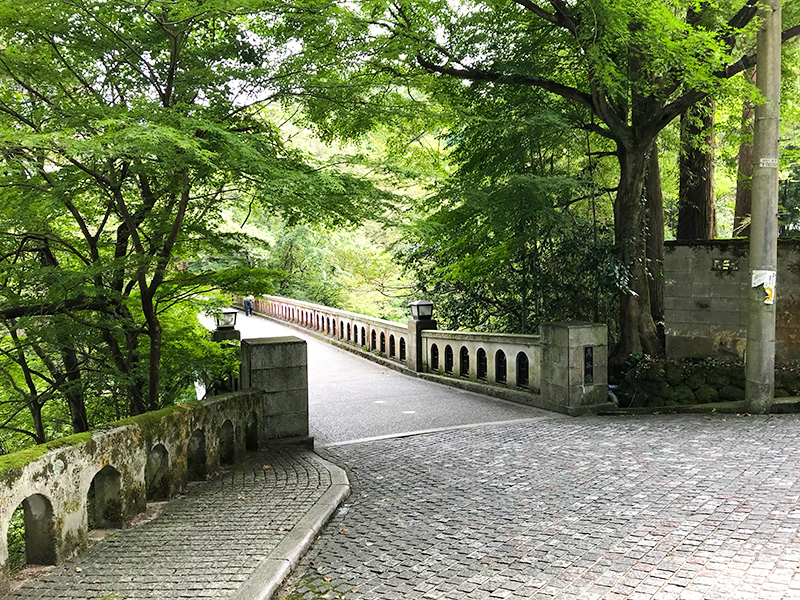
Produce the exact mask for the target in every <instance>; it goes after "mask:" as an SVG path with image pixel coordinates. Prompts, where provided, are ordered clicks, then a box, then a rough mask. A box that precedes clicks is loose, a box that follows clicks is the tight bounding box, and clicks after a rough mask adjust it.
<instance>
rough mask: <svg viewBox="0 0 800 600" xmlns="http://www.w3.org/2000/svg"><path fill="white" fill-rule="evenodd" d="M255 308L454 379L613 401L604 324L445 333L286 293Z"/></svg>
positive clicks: (517, 393) (514, 395)
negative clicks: (515, 331) (537, 332)
mask: <svg viewBox="0 0 800 600" xmlns="http://www.w3.org/2000/svg"><path fill="white" fill-rule="evenodd" d="M240 302H241V299H240ZM255 310H256V311H258V312H260V313H262V314H265V315H267V316H270V317H272V318H274V319H276V320H279V321H284V322H288V323H291V324H292V325H294V326H295V327H298V328H302V329H306V330H309V331H312V332H314V333H315V334H317V335H319V336H321V337H323V338H325V339H330V340H331V341H335V342H337V343H346V344H349V345H350V346H352V348H351V349H352V350H353V351H356V352H359V351H362V352H367V353H370V354H373V355H377V356H379V357H380V358H381V360H386V361H388V362H389V364H395V365H397V366H398V367H400V368H407V369H410V370H412V371H415V372H418V373H419V376H421V377H426V378H429V379H437V378H439V379H445V378H446V380H447V383H448V384H450V385H457V386H459V387H464V388H468V389H474V390H475V391H479V392H483V393H489V394H492V395H495V396H500V397H503V398H507V399H510V400H513V401H516V402H522V403H525V404H531V405H534V406H540V407H542V408H547V409H549V410H556V411H559V412H565V413H567V414H579V413H583V412H588V411H591V410H594V409H595V408H597V407H599V406H607V398H608V394H607V389H606V385H607V382H608V375H607V353H608V351H607V329H606V327H605V325H600V324H596V323H584V322H568V323H548V324H545V325H543V326H542V334H541V335H516V334H501V333H483V332H466V331H441V330H438V329H436V322H435V321H424V322H422V321H414V320H409V322H408V324H407V325H403V324H401V323H395V322H393V321H387V320H385V319H376V318H374V317H368V316H366V315H360V314H357V313H352V312H349V311H345V310H340V309H336V308H331V307H329V306H323V305H320V304H314V303H311V302H304V301H301V300H295V299H293V298H284V297H280V296H264V297H261V298H259V299H257V300H256V301H255ZM359 349H360V350H359Z"/></svg>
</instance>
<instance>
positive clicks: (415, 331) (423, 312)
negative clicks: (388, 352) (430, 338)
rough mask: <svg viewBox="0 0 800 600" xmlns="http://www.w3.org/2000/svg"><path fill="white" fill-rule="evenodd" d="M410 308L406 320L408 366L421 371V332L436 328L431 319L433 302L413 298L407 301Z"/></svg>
mask: <svg viewBox="0 0 800 600" xmlns="http://www.w3.org/2000/svg"><path fill="white" fill-rule="evenodd" d="M408 307H409V308H410V309H411V318H410V319H409V320H408V363H407V364H408V368H409V369H411V370H413V371H417V372H420V371H423V370H424V361H423V359H422V354H423V352H422V350H423V343H422V332H423V331H424V330H426V329H436V321H434V320H433V302H430V301H429V300H414V301H413V302H409V303H408Z"/></svg>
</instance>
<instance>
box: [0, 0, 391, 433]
mask: <svg viewBox="0 0 800 600" xmlns="http://www.w3.org/2000/svg"><path fill="white" fill-rule="evenodd" d="M273 10H275V11H277V13H276V12H273ZM286 10H289V9H288V8H286V7H283V6H277V7H276V6H275V5H274V4H272V3H269V2H266V1H261V0H256V1H254V2H250V1H248V2H235V1H234V2H229V1H225V2H222V1H216V0H212V1H211V2H208V1H199V0H156V1H152V0H133V1H131V2H125V3H110V2H87V1H84V0H10V1H8V2H4V3H2V5H0V47H1V48H2V50H0V165H1V167H0V304H2V309H0V318H2V319H5V321H6V323H8V325H9V328H10V329H9V331H10V330H12V329H13V330H15V331H16V330H20V331H22V330H24V331H26V332H29V333H27V334H26V338H27V339H34V338H36V335H35V333H36V331H37V330H38V329H39V328H48V327H54V326H55V324H56V323H60V325H59V327H57V328H56V329H57V331H58V332H59V337H57V338H47V341H48V344H45V345H42V346H40V349H41V350H42V352H43V353H44V356H38V357H37V356H36V349H35V348H34V347H32V346H30V345H28V346H26V347H25V360H26V361H29V362H30V361H32V360H33V361H38V362H37V369H36V370H37V371H38V372H39V373H40V374H41V375H42V376H43V377H44V378H45V379H52V380H53V381H58V383H59V386H58V387H59V389H60V391H61V392H63V393H64V394H65V395H66V396H65V397H66V399H67V400H68V401H69V403H70V406H71V407H74V409H75V410H74V412H73V415H72V421H73V427H74V428H75V429H82V428H85V426H86V425H87V423H86V421H87V419H86V417H85V415H82V414H80V410H79V408H80V403H81V398H80V393H82V390H84V389H86V387H85V386H87V385H89V383H88V382H82V381H81V376H82V373H81V372H80V371H81V365H82V360H83V359H82V357H81V352H82V350H81V347H80V346H79V345H78V344H77V343H76V342H75V341H74V335H73V333H71V330H72V331H74V332H78V331H81V332H82V331H87V332H88V333H86V334H81V335H85V337H86V338H87V339H91V342H92V344H93V345H94V346H93V347H97V346H102V347H103V349H104V352H105V354H106V356H107V357H109V358H110V360H108V361H105V357H104V356H100V355H99V353H97V352H95V351H94V349H93V348H92V349H90V350H89V351H88V352H87V354H86V357H85V358H86V360H91V361H92V365H91V366H92V367H97V365H98V364H100V363H101V362H103V361H105V363H104V364H105V365H106V366H107V367H111V371H108V373H109V377H108V386H109V387H116V386H119V389H122V390H124V392H125V394H126V395H127V397H128V400H129V410H130V411H131V412H134V413H137V412H141V411H144V410H150V409H154V408H157V407H158V406H159V405H160V404H161V403H162V402H167V401H169V399H168V394H165V390H168V389H169V388H170V386H171V383H170V382H166V383H165V382H164V381H163V379H162V372H170V373H175V369H173V368H172V365H170V364H167V361H171V360H178V358H177V356H176V355H175V354H174V353H171V352H167V354H165V349H168V348H169V347H170V346H172V345H174V343H175V338H174V337H173V336H174V335H179V334H178V333H177V332H178V331H179V330H180V328H177V327H176V328H174V331H173V332H169V331H166V330H165V327H164V320H165V319H167V318H168V316H169V315H170V314H173V313H174V312H175V311H177V310H178V308H177V307H179V306H180V304H181V303H183V302H186V301H191V299H192V298H193V297H196V296H198V295H199V294H202V293H204V292H207V291H209V290H211V289H214V288H215V287H219V286H236V285H239V286H245V285H250V286H251V291H257V288H258V286H259V285H262V286H263V282H264V281H265V280H264V279H263V278H262V280H261V281H260V282H259V278H258V277H257V276H254V274H253V273H249V274H248V271H247V270H246V269H244V270H243V269H229V270H227V271H224V272H221V273H217V274H214V273H208V272H201V273H197V272H192V271H189V270H186V269H181V268H178V267H179V265H181V264H183V263H185V262H186V261H191V260H193V259H195V258H197V257H198V256H201V255H202V254H203V253H216V252H233V251H235V250H238V249H241V248H242V246H243V245H245V244H246V240H245V239H243V238H242V236H233V235H224V234H223V233H221V231H220V230H219V228H218V224H219V222H220V220H221V219H220V214H221V212H222V210H223V209H224V208H225V207H226V206H228V205H231V204H238V205H240V206H245V207H249V208H251V209H254V210H262V211H281V212H283V213H284V214H287V215H288V216H289V218H292V219H294V220H303V219H311V220H313V219H321V220H327V221H335V222H346V221H348V220H349V219H351V218H357V217H360V216H361V215H363V214H364V212H365V211H366V208H367V207H368V206H370V205H371V203H372V202H373V200H374V199H375V198H376V197H378V194H376V193H375V192H374V189H373V188H372V187H371V186H370V185H369V184H366V183H363V182H361V181H360V180H358V179H356V178H355V177H353V176H351V175H347V174H345V173H339V172H337V171H335V170H332V169H320V168H318V166H317V165H314V164H310V162H309V160H308V158H309V157H307V156H305V155H304V154H302V153H301V152H298V151H295V150H292V149H290V148H288V147H286V146H285V144H283V143H282V141H281V139H280V137H279V136H278V135H277V132H276V128H275V126H274V125H272V124H271V123H270V122H269V120H268V119H267V118H265V116H264V114H263V107H264V106H265V105H267V104H268V103H269V102H270V101H272V100H274V89H275V84H274V80H275V78H276V77H284V76H285V75H284V74H282V73H278V71H277V69H278V65H279V62H280V61H279V58H278V57H279V56H281V55H285V54H287V52H288V51H287V49H286V44H289V43H291V39H289V38H288V37H287V35H285V31H284V30H283V29H282V28H281V27H278V26H277V25H276V22H278V21H280V19H281V16H282V14H283V13H282V11H286ZM65 323H67V324H66V325H65ZM70 328H71V329H70ZM184 333H185V332H184ZM79 337H80V336H79ZM22 342H23V343H24V340H22ZM9 344H10V342H9ZM92 344H90V346H92ZM48 361H49V363H50V364H51V366H52V367H53V369H52V370H51V369H50V368H49V367H48V366H47V363H48ZM41 365H45V366H44V367H43V368H41V369H39V368H38V367H39V366H41ZM18 366H19V368H23V369H24V367H22V366H21V365H19V363H18ZM184 367H185V368H188V366H187V365H185V364H184ZM48 372H49V374H48ZM91 373H92V368H90V367H89V366H86V365H85V362H84V371H83V375H86V377H87V378H89V377H90V374H91ZM181 380H182V379H181ZM95 383H97V382H96V381H95ZM29 387H30V386H29ZM20 390H21V391H23V388H22V387H20ZM93 391H94V392H97V393H101V394H103V395H104V397H109V396H110V395H111V392H112V390H110V389H108V388H106V389H102V388H98V387H95V388H94V389H93ZM25 393H28V392H25ZM31 393H33V392H31ZM38 437H39V436H38V433H37V438H38Z"/></svg>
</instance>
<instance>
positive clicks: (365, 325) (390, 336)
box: [255, 296, 408, 364]
mask: <svg viewBox="0 0 800 600" xmlns="http://www.w3.org/2000/svg"><path fill="white" fill-rule="evenodd" d="M255 310H256V311H257V312H260V313H262V314H266V315H269V316H272V317H274V318H276V319H279V320H282V321H287V322H289V323H292V324H294V325H296V326H298V327H303V328H305V329H309V330H311V331H314V332H316V333H318V334H320V335H323V336H326V337H329V338H332V339H334V340H338V341H341V342H347V343H350V344H352V345H353V346H357V347H361V348H364V349H366V350H367V351H370V352H374V353H376V354H378V355H379V356H384V357H386V358H387V359H389V360H391V361H393V362H396V363H400V364H405V363H406V362H407V360H408V327H407V326H406V325H403V324H402V323H396V322H394V321H388V320H386V319H378V318H375V317H368V316H366V315H361V314H358V313H354V312H349V311H346V310H340V309H338V308H331V307H329V306H323V305H321V304H314V303H312V302H303V301H301V300H294V299H292V298H282V297H279V296H263V297H261V298H257V299H256V301H255Z"/></svg>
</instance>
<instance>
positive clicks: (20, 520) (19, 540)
mask: <svg viewBox="0 0 800 600" xmlns="http://www.w3.org/2000/svg"><path fill="white" fill-rule="evenodd" d="M6 544H7V548H8V562H7V563H6V564H7V565H8V566H7V568H8V570H9V571H11V572H12V573H13V572H14V571H19V570H20V569H21V568H22V567H24V566H25V565H26V563H27V559H26V557H25V519H24V512H23V510H22V506H21V505H20V506H18V507H17V509H16V510H15V511H14V513H13V514H12V515H11V521H10V522H9V524H8V534H7V535H6Z"/></svg>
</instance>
